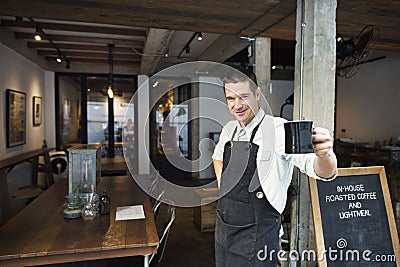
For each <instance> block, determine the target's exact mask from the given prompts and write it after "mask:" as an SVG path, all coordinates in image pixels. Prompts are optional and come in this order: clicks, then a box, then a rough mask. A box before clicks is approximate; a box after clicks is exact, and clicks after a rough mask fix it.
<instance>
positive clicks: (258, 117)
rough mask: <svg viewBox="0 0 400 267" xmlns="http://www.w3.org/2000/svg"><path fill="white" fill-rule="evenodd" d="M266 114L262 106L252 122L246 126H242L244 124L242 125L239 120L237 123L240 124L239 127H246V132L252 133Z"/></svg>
mask: <svg viewBox="0 0 400 267" xmlns="http://www.w3.org/2000/svg"><path fill="white" fill-rule="evenodd" d="M264 115H265V112H264V110H263V109H262V108H259V109H258V112H257V114H256V115H255V116H254V118H253V119H252V120H251V121H250V123H249V124H247V125H246V127H244V128H242V126H240V123H239V122H238V121H236V123H237V125H238V126H239V129H244V130H245V131H246V133H251V132H252V131H253V130H254V128H255V127H256V126H257V125H258V124H259V123H260V122H261V120H262V118H263V117H264Z"/></svg>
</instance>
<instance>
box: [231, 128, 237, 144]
mask: <svg viewBox="0 0 400 267" xmlns="http://www.w3.org/2000/svg"><path fill="white" fill-rule="evenodd" d="M236 131H237V126H236V127H235V130H234V131H233V134H232V137H231V142H233V138H234V137H235V134H236Z"/></svg>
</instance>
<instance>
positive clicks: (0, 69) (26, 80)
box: [0, 44, 54, 160]
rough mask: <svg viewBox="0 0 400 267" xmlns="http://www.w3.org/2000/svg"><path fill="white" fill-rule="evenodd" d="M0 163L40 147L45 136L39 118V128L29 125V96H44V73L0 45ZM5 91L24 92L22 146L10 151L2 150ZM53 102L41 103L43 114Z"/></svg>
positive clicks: (4, 143)
mask: <svg viewBox="0 0 400 267" xmlns="http://www.w3.org/2000/svg"><path fill="white" fill-rule="evenodd" d="M0 58H1V60H0V92H1V97H0V107H1V109H0V113H1V116H0V125H1V130H0V160H1V159H5V158H7V157H11V156H15V155H18V154H20V153H22V152H25V151H29V150H32V149H36V148H40V147H41V146H42V142H43V139H44V137H45V122H46V120H44V119H42V124H41V125H40V126H35V127H34V126H33V122H32V101H33V100H32V98H33V96H41V97H42V98H43V99H42V100H45V99H46V96H45V71H44V70H42V69H41V68H40V67H38V66H37V65H35V64H33V63H32V62H31V61H29V60H27V59H25V58H24V57H22V56H20V55H19V54H17V53H15V52H14V51H13V50H11V49H9V48H8V47H6V46H5V45H3V44H0ZM6 89H13V90H16V91H20V92H24V93H26V118H25V119H26V144H24V145H21V146H16V147H12V148H6V132H5V131H6V129H5V123H6V117H5V111H6V107H5V95H6V93H5V92H6ZM53 103H54V102H46V101H42V104H43V107H42V108H43V109H42V110H43V114H42V115H44V114H45V113H46V109H47V108H48V107H49V106H51V105H53Z"/></svg>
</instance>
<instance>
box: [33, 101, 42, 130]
mask: <svg viewBox="0 0 400 267" xmlns="http://www.w3.org/2000/svg"><path fill="white" fill-rule="evenodd" d="M32 114H33V125H34V126H38V125H40V124H42V98H41V97H40V96H34V97H33V110H32Z"/></svg>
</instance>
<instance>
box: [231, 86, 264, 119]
mask: <svg viewBox="0 0 400 267" xmlns="http://www.w3.org/2000/svg"><path fill="white" fill-rule="evenodd" d="M225 96H226V102H227V103H228V108H229V111H230V112H231V113H232V115H233V116H235V118H236V120H238V121H239V123H240V125H241V126H242V127H245V126H246V125H247V124H249V123H250V121H251V120H252V119H253V118H254V116H255V114H257V112H258V108H259V107H258V101H259V100H260V88H259V87H258V88H257V90H256V91H255V92H254V91H252V90H251V89H250V83H249V81H244V82H237V83H226V84H225Z"/></svg>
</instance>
